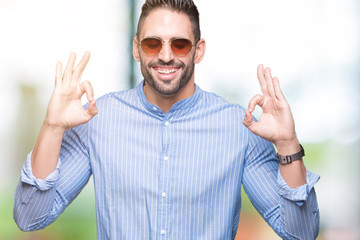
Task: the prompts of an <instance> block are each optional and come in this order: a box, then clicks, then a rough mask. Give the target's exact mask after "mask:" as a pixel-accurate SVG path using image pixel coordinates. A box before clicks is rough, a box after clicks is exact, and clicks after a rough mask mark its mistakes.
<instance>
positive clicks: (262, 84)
mask: <svg viewBox="0 0 360 240" xmlns="http://www.w3.org/2000/svg"><path fill="white" fill-rule="evenodd" d="M257 78H258V80H259V83H260V87H261V91H262V93H263V95H264V96H266V95H268V89H267V86H266V81H265V77H264V66H263V65H262V64H259V66H258V68H257Z"/></svg>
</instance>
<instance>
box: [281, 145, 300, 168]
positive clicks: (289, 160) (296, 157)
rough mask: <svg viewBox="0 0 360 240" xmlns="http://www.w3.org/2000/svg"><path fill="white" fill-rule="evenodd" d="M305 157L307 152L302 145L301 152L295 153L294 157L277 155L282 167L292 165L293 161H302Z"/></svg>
mask: <svg viewBox="0 0 360 240" xmlns="http://www.w3.org/2000/svg"><path fill="white" fill-rule="evenodd" d="M303 156H305V150H304V148H303V147H302V146H301V144H300V151H299V152H297V153H294V154H292V155H285V156H282V155H279V154H277V157H278V160H279V163H280V164H282V165H285V164H289V163H292V162H293V161H296V160H300V159H302V157H303Z"/></svg>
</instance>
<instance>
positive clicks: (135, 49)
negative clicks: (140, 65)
mask: <svg viewBox="0 0 360 240" xmlns="http://www.w3.org/2000/svg"><path fill="white" fill-rule="evenodd" d="M133 56H134V58H135V60H136V61H138V62H140V53H139V44H138V40H137V37H136V36H135V37H134V38H133Z"/></svg>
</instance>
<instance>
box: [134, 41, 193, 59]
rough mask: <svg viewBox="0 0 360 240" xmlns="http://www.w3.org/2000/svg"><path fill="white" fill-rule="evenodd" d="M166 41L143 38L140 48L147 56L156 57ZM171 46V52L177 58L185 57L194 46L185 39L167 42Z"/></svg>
mask: <svg viewBox="0 0 360 240" xmlns="http://www.w3.org/2000/svg"><path fill="white" fill-rule="evenodd" d="M164 42H168V41H166V40H161V39H160V38H154V37H150V38H144V39H143V40H142V41H141V43H140V46H141V48H142V50H143V51H144V52H145V53H146V54H148V55H156V54H158V53H159V52H160V51H161V48H162V46H163V44H164ZM169 42H170V46H171V51H172V52H173V53H174V54H176V55H178V56H186V55H187V54H188V53H189V52H190V50H191V48H192V47H193V46H195V44H192V42H191V41H190V40H189V39H186V38H175V39H172V40H170V41H169ZM196 42H197V41H196Z"/></svg>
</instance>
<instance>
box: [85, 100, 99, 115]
mask: <svg viewBox="0 0 360 240" xmlns="http://www.w3.org/2000/svg"><path fill="white" fill-rule="evenodd" d="M87 111H88V114H89V115H90V118H92V117H94V116H95V115H96V114H97V113H98V109H97V107H96V100H95V99H92V100H90V102H89V106H88V109H87Z"/></svg>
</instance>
